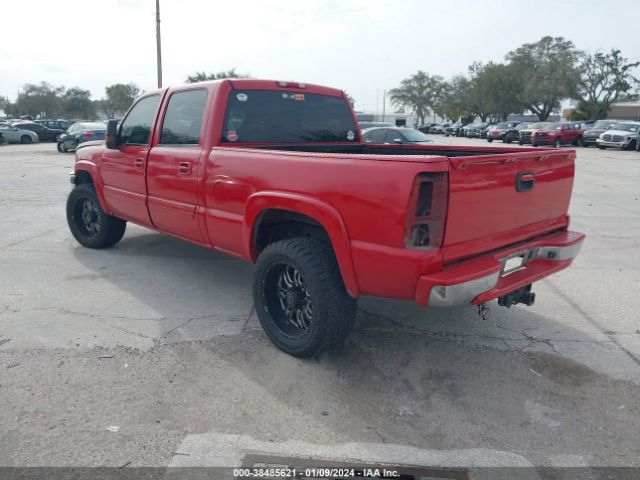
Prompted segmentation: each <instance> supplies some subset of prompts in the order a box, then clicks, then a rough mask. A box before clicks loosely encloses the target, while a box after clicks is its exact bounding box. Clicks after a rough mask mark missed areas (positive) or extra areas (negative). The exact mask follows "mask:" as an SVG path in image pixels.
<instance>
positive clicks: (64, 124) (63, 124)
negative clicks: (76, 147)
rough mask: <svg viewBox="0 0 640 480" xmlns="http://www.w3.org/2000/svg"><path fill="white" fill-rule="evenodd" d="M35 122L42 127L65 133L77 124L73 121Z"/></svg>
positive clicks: (45, 120)
mask: <svg viewBox="0 0 640 480" xmlns="http://www.w3.org/2000/svg"><path fill="white" fill-rule="evenodd" d="M34 122H35V123H39V124H40V125H44V126H45V127H47V128H51V129H54V130H62V131H63V132H64V131H65V130H66V129H67V128H69V127H70V126H71V125H73V124H74V123H75V122H73V121H71V120H49V119H39V120H34Z"/></svg>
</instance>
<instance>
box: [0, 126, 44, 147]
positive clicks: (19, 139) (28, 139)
mask: <svg viewBox="0 0 640 480" xmlns="http://www.w3.org/2000/svg"><path fill="white" fill-rule="evenodd" d="M0 132H2V136H3V137H4V141H5V143H38V141H39V138H38V134H37V133H35V132H32V131H30V130H23V129H21V128H18V127H14V126H12V125H9V124H8V123H0Z"/></svg>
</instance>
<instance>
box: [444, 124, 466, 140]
mask: <svg viewBox="0 0 640 480" xmlns="http://www.w3.org/2000/svg"><path fill="white" fill-rule="evenodd" d="M466 125H467V124H466V123H464V122H457V123H454V124H453V125H451V126H449V127H447V128H445V129H444V134H445V136H447V137H449V136H455V137H462V136H463V134H462V129H463V128H464V127H465V126H466Z"/></svg>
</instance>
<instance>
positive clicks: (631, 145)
mask: <svg viewBox="0 0 640 480" xmlns="http://www.w3.org/2000/svg"><path fill="white" fill-rule="evenodd" d="M637 143H638V142H637V141H636V140H631V141H630V142H629V145H627V148H625V150H637V148H636V145H637Z"/></svg>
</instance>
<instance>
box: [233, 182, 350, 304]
mask: <svg viewBox="0 0 640 480" xmlns="http://www.w3.org/2000/svg"><path fill="white" fill-rule="evenodd" d="M243 230H244V234H243V240H244V247H245V256H246V257H247V259H248V260H251V261H252V262H255V261H256V260H257V258H258V256H259V254H260V252H261V251H262V250H263V249H264V248H266V247H267V246H268V245H270V244H272V243H274V242H275V241H280V240H284V239H287V238H295V237H311V238H319V239H322V240H325V241H328V243H329V244H330V245H331V248H332V250H333V253H334V255H335V257H336V260H337V262H338V267H339V269H340V274H341V276H342V280H343V283H344V285H345V288H346V289H347V291H348V292H349V294H350V295H351V296H352V297H354V298H357V297H358V296H359V294H360V289H359V287H358V284H357V280H356V275H355V271H354V267H353V261H352V258H351V246H350V243H349V236H348V234H347V230H346V227H345V225H344V222H343V220H342V217H341V216H340V214H339V213H338V211H337V210H335V209H334V208H333V207H331V206H330V205H327V204H324V203H322V202H321V201H319V200H317V199H314V198H312V197H307V196H305V195H299V194H291V193H280V192H273V193H271V192H259V193H257V194H254V195H252V196H251V197H249V200H248V201H247V205H246V207H245V216H244V228H243Z"/></svg>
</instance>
